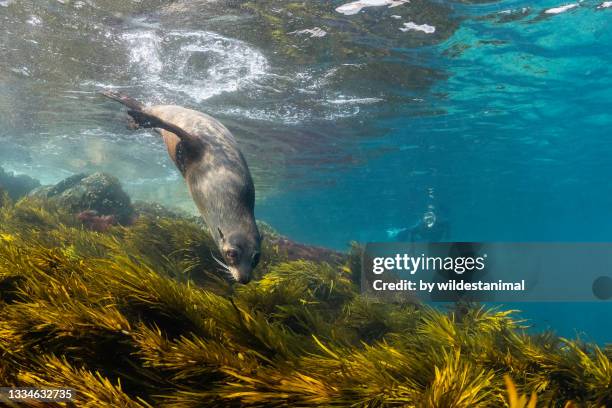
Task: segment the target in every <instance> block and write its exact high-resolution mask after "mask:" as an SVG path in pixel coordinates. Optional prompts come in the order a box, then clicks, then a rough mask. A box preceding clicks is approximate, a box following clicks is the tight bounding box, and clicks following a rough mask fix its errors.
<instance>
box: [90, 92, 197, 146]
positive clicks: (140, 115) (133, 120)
mask: <svg viewBox="0 0 612 408" xmlns="http://www.w3.org/2000/svg"><path fill="white" fill-rule="evenodd" d="M101 93H102V95H104V96H106V97H107V98H110V99H112V100H115V101H117V102H119V103H122V104H123V105H125V106H127V107H128V108H129V110H128V115H130V121H129V123H128V127H129V128H130V129H138V128H139V127H143V128H158V129H165V130H167V131H168V132H172V133H174V134H175V135H176V136H177V137H178V138H179V139H181V141H182V142H183V143H184V144H185V146H187V147H189V148H190V150H192V153H197V152H198V151H201V150H202V148H203V147H204V145H203V142H202V140H201V139H200V138H198V137H195V136H194V135H192V134H190V133H188V132H185V131H184V130H183V129H181V128H180V127H178V126H175V125H173V124H171V123H168V122H166V121H164V120H163V119H161V118H159V117H157V116H155V115H152V114H149V113H146V112H144V110H145V106H144V105H143V104H142V103H140V102H138V101H137V100H136V99H134V98H132V97H130V96H127V95H125V94H122V93H121V92H117V91H111V90H107V91H103V92H101Z"/></svg>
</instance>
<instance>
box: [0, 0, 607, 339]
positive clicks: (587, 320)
mask: <svg viewBox="0 0 612 408" xmlns="http://www.w3.org/2000/svg"><path fill="white" fill-rule="evenodd" d="M162 3H163V2H157V1H144V2H127V3H125V4H126V5H121V6H119V4H121V3H120V2H117V4H115V3H113V2H96V1H86V2H57V1H48V2H28V1H23V2H14V1H10V0H3V1H0V18H1V21H2V22H3V27H4V28H3V33H2V37H1V38H0V40H1V41H0V57H1V59H0V90H1V93H0V123H2V124H3V126H2V129H1V130H0V142H2V150H1V151H0V163H1V165H2V167H4V168H5V169H7V170H12V171H15V172H17V173H24V174H28V175H30V176H32V177H35V178H38V179H40V180H41V181H42V182H43V183H54V182H57V181H59V180H61V179H62V178H64V177H66V176H68V175H71V174H74V173H77V172H83V171H85V172H90V171H107V172H110V173H113V174H115V175H117V176H118V177H119V178H120V179H121V181H122V182H123V184H124V185H125V187H126V189H127V190H128V192H129V193H130V194H131V195H133V196H134V197H136V198H143V199H149V200H155V201H159V202H162V203H164V204H167V205H171V206H176V207H180V208H182V209H185V210H187V211H194V207H193V204H192V203H191V201H190V199H189V197H188V195H187V192H186V190H185V188H184V186H183V184H182V181H181V180H180V177H179V174H178V172H177V171H176V170H175V169H174V168H173V166H172V164H171V163H170V162H169V159H168V158H167V154H166V152H165V149H164V148H163V145H162V143H161V141H160V140H159V139H158V137H156V135H155V134H153V133H146V132H145V133H142V132H141V133H139V134H138V135H134V134H133V133H131V132H130V131H128V130H126V129H125V126H124V125H123V123H122V120H123V119H122V117H121V116H120V115H118V114H117V107H116V106H114V105H112V104H109V103H108V102H106V101H103V100H102V99H101V98H99V97H98V96H97V95H96V92H97V91H99V90H100V89H104V88H109V87H111V88H120V89H123V90H124V91H126V92H128V93H130V94H132V95H134V96H135V97H138V98H140V99H142V100H144V101H146V102H147V103H178V104H182V105H186V106H189V107H193V108H196V109H199V110H202V111H205V112H208V113H211V114H213V115H214V116H216V117H218V118H219V119H221V120H222V121H223V122H224V123H226V124H227V125H228V126H229V127H230V128H231V129H232V131H233V132H234V133H235V134H236V136H237V137H238V139H240V142H241V145H242V146H243V150H244V152H245V155H246V156H247V160H248V161H249V164H250V166H251V169H252V171H253V174H254V178H255V182H256V186H257V191H258V198H257V200H258V201H257V215H258V217H259V218H260V219H262V220H265V221H267V222H269V223H270V224H271V225H273V226H274V227H275V228H276V229H278V230H279V231H280V232H281V233H283V234H285V235H287V236H289V237H291V238H292V239H294V240H297V241H302V242H306V243H311V244H316V245H322V246H329V247H333V248H337V249H345V248H347V245H348V243H349V242H350V241H360V242H367V241H389V240H393V239H394V231H397V230H401V229H403V228H406V227H409V226H411V225H414V224H415V223H417V222H418V221H419V220H420V219H422V218H423V216H424V215H425V214H426V213H429V212H433V213H434V214H435V216H436V218H437V220H444V222H445V223H446V224H447V225H448V229H447V231H446V234H447V235H446V239H447V240H454V241H570V242H571V241H612V185H611V183H610V181H609V180H610V174H612V145H611V144H610V139H611V138H612V136H611V133H610V124H612V114H611V113H610V107H611V106H612V91H611V90H612V75H611V74H612V72H611V70H612V68H611V66H612V64H611V63H612V53H611V52H610V51H609V50H610V46H611V45H612V30H611V28H612V26H611V21H612V8H611V7H604V6H605V5H606V4H605V3H603V2H601V1H597V2H593V1H584V2H580V3H572V2H563V1H541V2H537V4H536V5H534V4H533V2H525V1H504V2H490V3H483V4H470V2H431V3H426V2H420V1H416V0H415V1H413V2H412V3H409V4H402V5H399V6H397V7H393V8H386V7H370V8H366V9H363V10H362V11H361V13H359V14H356V15H351V16H345V15H342V14H341V13H338V12H335V11H334V8H335V7H337V6H340V5H342V4H343V2H342V1H336V2H321V4H322V5H321V6H320V7H322V8H323V9H324V10H325V13H321V12H319V11H317V10H318V9H317V10H315V9H314V6H311V7H312V8H313V9H312V11H311V12H309V11H307V12H306V15H308V16H309V17H307V18H304V17H303V16H302V15H298V14H296V13H298V11H293V12H291V13H289V12H287V11H286V10H284V9H283V5H284V4H285V3H287V4H288V3H291V2H278V4H280V5H278V4H277V5H275V6H274V7H273V6H267V7H269V14H272V15H274V16H276V18H278V19H280V20H281V21H286V24H285V23H283V24H284V25H282V29H278V28H277V31H278V30H280V31H279V32H281V33H282V35H280V38H279V35H276V36H272V37H266V36H265V35H264V34H262V33H264V32H265V30H268V29H269V30H271V29H270V25H271V24H273V22H274V21H276V20H265V19H263V17H261V15H260V14H257V13H254V12H253V11H252V10H251V9H248V8H236V7H234V6H231V3H232V2H219V4H217V5H216V6H206V5H204V3H206V2H204V3H199V2H193V4H192V5H190V4H189V2H180V1H179V2H173V3H168V4H165V5H164V4H162ZM226 3H227V5H226ZM234 3H236V2H234ZM237 3H240V2H237ZM294 3H295V2H294ZM262 4H267V3H266V2H262ZM565 6H567V7H565ZM189 7H193V8H194V9H189ZM262 7H266V6H262ZM245 10H246V11H245ZM547 10H548V12H547ZM196 16H197V17H196ZM310 16H311V17H310ZM271 21H272V22H271ZM405 23H413V25H412V26H406V25H404V24H405ZM258 24H260V25H259V26H258ZM425 25H427V26H425ZM262 27H263V28H262ZM314 27H319V28H320V29H322V30H324V31H325V32H326V34H325V35H324V36H322V37H317V36H312V37H311V36H310V34H309V33H304V32H302V33H298V31H300V30H305V29H312V28H314ZM408 27H412V29H409V28H408ZM414 27H416V28H414ZM428 27H435V31H434V32H433V33H431V32H427V31H428V30H430V29H429V28H428ZM400 29H405V30H407V31H402V30H400ZM423 30H424V31H423ZM271 38H272V40H271ZM578 273H579V272H578ZM568 284H571V282H568ZM512 306H513V307H516V308H519V309H523V310H525V316H526V317H528V318H530V319H533V322H534V325H535V327H536V328H538V329H541V328H546V327H551V328H553V329H554V330H556V331H557V332H559V333H560V334H562V335H564V336H570V337H574V336H575V335H576V334H577V333H586V338H588V339H593V340H597V341H602V342H604V341H608V342H609V341H610V340H611V339H612V325H610V324H609V322H610V321H611V320H612V304H610V303H609V302H608V303H605V304H604V303H599V304H565V305H559V304H530V305H524V304H519V305H512Z"/></svg>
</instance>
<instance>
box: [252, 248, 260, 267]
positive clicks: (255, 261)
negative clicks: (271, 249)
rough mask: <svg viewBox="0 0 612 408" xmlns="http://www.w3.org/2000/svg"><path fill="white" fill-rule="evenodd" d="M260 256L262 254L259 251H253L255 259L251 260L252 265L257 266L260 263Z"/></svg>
mask: <svg viewBox="0 0 612 408" xmlns="http://www.w3.org/2000/svg"><path fill="white" fill-rule="evenodd" d="M259 256H260V253H259V252H254V253H253V259H252V260H251V267H253V268H254V267H256V266H257V264H258V263H259Z"/></svg>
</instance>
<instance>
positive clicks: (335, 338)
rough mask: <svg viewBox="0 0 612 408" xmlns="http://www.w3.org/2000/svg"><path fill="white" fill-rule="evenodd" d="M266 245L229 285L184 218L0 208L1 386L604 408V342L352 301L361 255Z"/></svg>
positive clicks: (206, 400)
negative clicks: (247, 277)
mask: <svg viewBox="0 0 612 408" xmlns="http://www.w3.org/2000/svg"><path fill="white" fill-rule="evenodd" d="M274 245H275V244H273V243H264V247H263V249H262V256H263V259H262V262H261V263H260V266H259V267H258V268H257V273H256V276H261V278H260V279H257V280H255V281H254V282H251V283H250V284H248V285H244V286H237V285H236V286H232V285H230V284H229V283H228V282H227V281H226V280H224V278H223V276H222V275H220V274H219V275H217V274H216V269H217V267H216V266H215V262H214V260H213V258H212V255H214V254H216V252H215V251H216V248H215V245H214V242H213V241H212V240H211V238H210V237H209V236H208V234H206V233H205V232H204V231H203V230H202V228H201V225H199V224H198V223H196V222H194V221H193V220H190V219H189V218H188V217H181V216H175V215H172V214H171V213H167V212H158V213H156V214H149V213H146V214H144V215H141V217H140V218H139V219H138V220H137V221H136V222H135V223H134V224H133V225H130V226H112V227H110V228H109V229H106V230H105V232H96V231H92V230H90V229H88V228H86V226H84V225H83V224H82V223H80V222H79V220H78V219H77V218H76V217H75V216H74V215H71V214H68V213H67V212H66V211H64V210H63V209H62V208H58V207H54V205H53V204H51V203H47V202H45V201H44V200H42V201H41V200H35V199H31V198H27V199H24V200H22V201H20V202H18V203H16V204H13V203H11V202H10V201H9V200H5V201H3V202H2V205H0V339H1V341H0V383H1V384H7V385H21V386H27V385H32V386H37V387H41V386H48V387H71V388H74V389H75V392H76V397H75V398H76V400H75V401H74V403H75V405H76V406H91V407H104V406H109V407H110V406H122V407H142V406H149V405H150V406H156V407H157V406H163V407H173V408H180V407H193V406H240V407H245V406H257V407H264V406H279V407H280V406H296V407H307V406H330V407H333V406H337V407H347V406H368V407H386V406H408V407H447V406H448V407H497V406H504V405H510V406H512V405H511V404H512V403H511V402H508V401H509V400H508V399H507V394H508V392H510V391H511V390H512V387H514V390H515V391H516V390H520V393H521V394H526V395H531V394H532V393H535V394H537V398H538V404H539V406H546V407H559V406H563V404H564V403H565V402H567V401H575V403H574V404H576V406H577V407H578V406H580V407H582V406H584V407H598V408H599V407H601V406H608V405H609V403H610V401H612V396H611V394H610V392H611V391H610V390H611V389H612V387H611V385H610V384H611V380H610V377H611V372H612V369H611V364H612V363H611V357H612V352H611V350H612V348H610V346H607V347H605V348H599V347H597V346H595V345H591V344H586V343H583V342H579V341H569V340H564V339H560V338H558V336H556V335H554V334H552V333H540V334H532V333H531V332H529V331H527V330H526V328H525V326H524V324H523V322H522V321H521V320H520V319H519V318H518V317H516V314H515V313H514V312H512V311H504V310H501V309H491V308H486V307H483V306H479V305H474V304H459V305H457V307H456V308H454V309H451V310H444V309H439V308H434V307H430V306H426V305H417V304H410V303H401V302H382V301H381V300H380V299H375V298H370V297H367V296H364V295H361V294H359V291H358V286H357V285H356V283H358V281H359V279H358V274H359V273H360V266H359V262H360V261H359V256H358V254H359V251H360V248H359V247H358V246H355V247H354V248H353V253H352V255H351V256H349V257H348V258H346V259H347V262H346V263H345V264H342V263H337V264H334V263H333V262H332V263H325V262H317V261H312V260H310V261H305V260H294V261H288V257H287V256H286V254H283V251H282V250H280V249H278V250H277V249H275V247H274ZM215 256H216V255H215ZM505 374H510V375H511V376H512V378H513V381H516V385H514V383H513V385H512V386H507V385H506V384H505V382H504V375H505ZM518 392H519V391H516V393H515V394H513V395H515V397H516V398H515V400H516V401H520V396H519V394H518ZM524 402H525V403H529V399H528V398H527V399H525V401H524ZM30 406H36V405H35V404H34V403H32V404H30ZM525 406H527V405H525Z"/></svg>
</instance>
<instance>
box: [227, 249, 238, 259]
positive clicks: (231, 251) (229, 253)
mask: <svg viewBox="0 0 612 408" xmlns="http://www.w3.org/2000/svg"><path fill="white" fill-rule="evenodd" d="M225 258H226V259H227V260H228V261H237V260H238V251H236V250H235V249H228V250H227V251H225Z"/></svg>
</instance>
